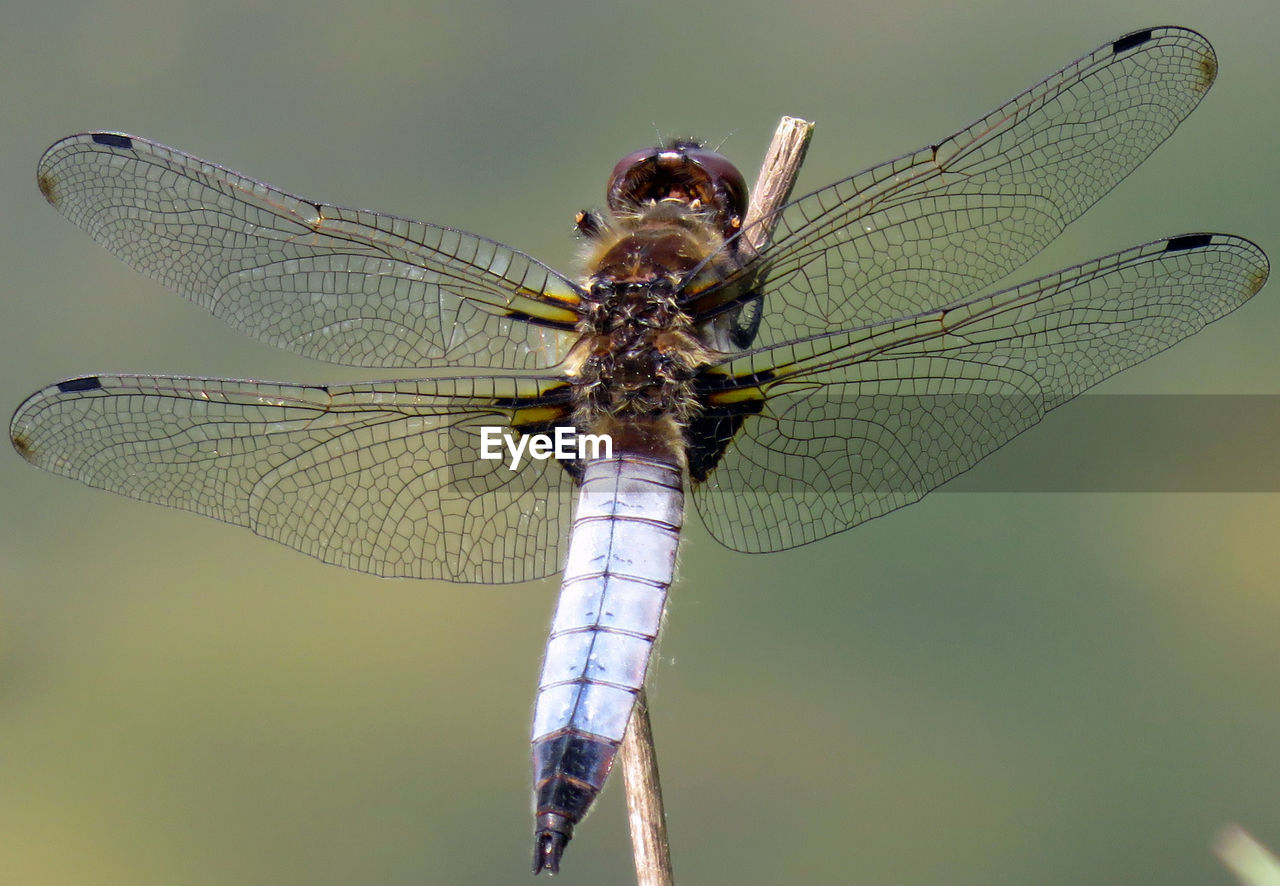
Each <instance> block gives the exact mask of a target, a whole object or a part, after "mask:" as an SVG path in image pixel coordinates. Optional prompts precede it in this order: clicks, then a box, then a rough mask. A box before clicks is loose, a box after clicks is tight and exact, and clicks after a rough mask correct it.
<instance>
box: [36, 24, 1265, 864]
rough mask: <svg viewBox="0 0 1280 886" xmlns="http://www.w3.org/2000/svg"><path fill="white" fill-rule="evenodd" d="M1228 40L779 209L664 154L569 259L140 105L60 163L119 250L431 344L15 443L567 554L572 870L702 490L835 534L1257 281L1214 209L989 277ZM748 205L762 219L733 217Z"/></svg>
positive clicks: (563, 746)
mask: <svg viewBox="0 0 1280 886" xmlns="http://www.w3.org/2000/svg"><path fill="white" fill-rule="evenodd" d="M1216 73H1217V59H1216V56H1215V54H1214V51H1213V48H1212V47H1211V46H1210V44H1209V43H1208V41H1207V40H1205V38H1204V37H1202V36H1201V35H1200V34H1198V33H1196V32H1194V31H1191V30H1187V29H1185V28H1179V27H1158V28H1148V29H1144V30H1140V31H1135V32H1133V33H1130V34H1126V35H1124V36H1121V37H1119V38H1117V39H1115V40H1113V41H1111V42H1108V43H1106V44H1104V45H1103V46H1101V47H1100V48H1098V49H1096V50H1095V51H1093V52H1091V53H1089V54H1088V55H1085V56H1084V57H1082V58H1080V59H1078V60H1076V61H1074V62H1072V63H1071V64H1069V65H1067V66H1066V67H1064V68H1063V69H1062V70H1060V71H1058V72H1057V73H1055V74H1053V75H1052V76H1050V77H1048V78H1047V79H1045V80H1043V81H1041V82H1040V83H1037V84H1036V85H1034V86H1032V87H1031V88H1030V89H1028V90H1026V91H1025V92H1022V93H1020V94H1019V95H1017V96H1016V97H1014V98H1013V99H1012V100H1010V101H1009V102H1007V103H1005V104H1003V105H1001V106H1000V107H998V108H996V109H995V110H994V111H992V112H991V113H989V114H987V115H986V116H984V117H982V118H980V119H979V120H977V121H976V122H974V123H973V124H972V125H970V126H967V127H965V128H963V129H961V130H960V131H959V132H956V133H955V134H953V135H951V136H950V137H948V138H946V139H943V140H941V141H938V142H936V143H933V144H929V145H926V146H925V147H923V148H922V149H920V150H918V151H914V152H912V153H909V154H905V155H903V156H901V157H898V158H897V159H894V160H890V161H888V162H886V163H883V164H881V165H878V166H874V167H871V168H870V169H867V170H865V171H863V172H860V173H857V174H855V175H852V176H850V177H848V178H845V179H842V180H840V181H837V182H835V183H834V184H830V185H827V186H826V187H823V188H819V189H818V190H815V191H813V192H812V193H809V194H807V195H805V196H802V197H799V198H798V199H795V200H793V201H791V202H788V203H786V204H785V205H783V206H782V207H781V208H779V209H777V210H776V212H773V213H771V214H769V215H768V216H767V217H766V218H764V219H762V220H760V221H759V222H751V223H748V222H747V221H746V207H747V188H746V185H745V182H744V179H743V176H742V175H741V173H740V172H738V171H737V169H736V168H735V167H734V166H733V165H732V163H730V161H729V160H728V159H726V158H725V157H724V156H722V155H721V154H719V153H717V152H715V151H712V150H709V149H708V148H706V147H704V146H702V145H701V144H699V143H697V142H694V141H675V142H671V143H667V144H663V145H659V146H657V147H654V148H648V149H643V150H640V151H637V152H635V153H633V154H630V155H628V156H626V157H624V158H623V159H622V160H621V161H620V162H619V163H618V164H617V166H616V167H615V168H614V170H613V173H612V175H611V177H610V179H609V184H608V189H607V197H606V200H607V209H605V210H600V211H583V212H581V213H579V214H578V217H577V223H576V227H577V232H578V234H579V236H580V237H581V239H582V240H583V241H584V258H583V260H582V263H581V268H580V269H579V271H578V273H576V274H573V275H566V274H562V273H560V272H559V271H556V270H554V269H552V268H551V267H549V266H548V265H546V264H543V263H542V262H540V261H538V260H537V259H535V258H533V257H531V256H529V255H527V254H525V253H523V252H520V251H518V250H516V249H513V248H511V247H509V246H505V245H503V244H501V243H498V242H495V241H493V240H489V239H486V238H484V237H481V236H477V235H475V234H471V233H467V232H465V231H461V230H457V229H455V228H451V227H445V226H442V225H436V224H429V223H425V222H419V221H412V220H408V219H403V218H398V217H395V216H391V215H386V214H381V213H377V212H371V211H367V210H356V209H347V208H342V207H339V206H334V205H330V204H327V203H322V202H317V201H313V200H309V199H304V198H301V197H297V196H293V195H291V194H289V193H286V192H285V191H282V190H279V189H277V188H275V187H273V186H271V185H268V184H265V183H264V182H261V181H258V180H256V179H254V178H250V177H248V176H245V175H242V174H240V173H237V172H233V171H231V170H228V169H226V168H223V167H221V166H218V165H216V164H214V163H210V162H208V161H205V160H202V159H199V158H198V157H195V156H192V155H190V154H187V153H184V152H182V151H179V150H175V149H174V148H170V147H166V146H164V145H162V144H159V143H157V142H154V141H150V140H148V139H145V138H139V137H137V136H133V135H126V134H122V133H118V132H89V133H84V134H80V135H73V136H70V137H68V138H65V139H63V140H61V141H59V142H57V143H56V144H54V145H53V146H52V147H50V148H49V150H48V151H47V152H46V153H45V155H44V156H43V158H42V159H41V161H40V164H39V170H38V184H39V188H40V191H41V193H42V194H43V195H44V197H45V198H46V199H47V200H48V202H49V203H51V204H52V205H53V206H54V207H55V208H56V209H57V210H58V211H60V212H61V213H63V214H64V215H65V216H66V217H67V218H68V219H70V220H71V221H72V222H74V223H75V224H76V225H78V226H79V227H81V228H83V229H84V230H86V231H87V232H88V233H89V234H90V235H91V236H92V237H93V238H94V239H95V240H97V241H98V242H99V243H101V244H102V245H103V246H105V247H106V248H107V249H108V250H109V251H111V252H112V253H114V254H115V255H116V256H118V257H120V258H122V259H123V260H124V261H125V262H126V263H128V264H129V265H131V266H132V267H134V268H136V269H137V270H139V271H141V272H143V273H144V274H146V275H148V276H150V277H152V278H154V279H156V280H158V281H160V282H161V283H162V284H164V285H165V286H167V287H169V288H171V289H173V290H175V291H177V292H178V293H180V294H182V295H183V296H185V297H187V298H188V299H190V300H192V301H194V302H195V303H197V304H199V305H202V306H203V307H204V308H206V309H207V310H209V311H210V312H211V313H212V314H214V315H215V316H217V317H220V318H222V319H223V320H224V321H226V322H227V323H229V324H230V325H231V326H233V327H235V328H237V329H240V330H242V331H244V332H245V333H247V334H249V335H250V336H252V337H254V338H256V339H258V340H260V341H263V342H266V343H268V344H271V345H275V346H277V347H281V348H285V349H287V350H290V351H293V352H295V353H298V354H301V355H303V356H306V357H311V358H316V359H320V360H326V361H329V362H332V363H338V364H344V365H348V366H356V367H377V368H382V369H389V370H399V371H401V372H402V374H403V373H404V371H410V372H408V373H407V374H409V375H410V376H411V377H408V378H395V379H393V380H389V381H382V382H363V381H362V382H357V383H352V384H291V383H274V382H265V381H253V380H245V379H227V378H200V377H194V376H180V375H129V374H118V375H102V374H100V375H92V376H82V377H77V378H69V379H66V380H64V381H61V382H58V383H56V384H54V385H51V386H49V387H46V388H44V389H43V390H40V391H38V392H36V393H35V394H33V395H32V396H31V397H30V398H28V399H27V400H26V401H25V402H24V403H23V404H22V405H21V406H19V408H18V409H17V412H16V413H15V415H14V417H13V419H12V424H11V427H10V434H11V438H12V441H13V445H14V446H15V447H16V448H17V450H18V452H19V453H20V454H21V455H22V456H23V457H25V458H26V459H27V460H28V461H30V462H32V463H33V464H35V465H37V466H38V467H41V468H43V469H45V470H48V471H51V472H53V473H56V474H61V475H64V476H68V477H72V478H74V479H77V480H80V481H81V482H84V483H86V484H88V485H90V486H94V487H100V488H103V489H107V490H110V491H112V492H116V493H120V494H123V495H126V496H130V497H133V498H137V499H142V500H146V501H151V502H156V503H159V504H163V505H168V506H171V507H176V508H182V509H186V510H190V511H195V512H198V513H201V514H206V515H208V516H211V517H214V518H215V519H218V520H222V521H225V522H228V523H233V524H238V525H241V526H246V527H248V528H250V529H252V530H253V531H254V532H255V533H257V534H259V535H262V536H265V537H267V538H270V539H274V540H275V541H278V542H281V543H283V544H286V545H288V546H290V547H292V548H296V549H297V550H299V551H302V552H303V553H306V554H310V555H311V556H313V557H317V558H319V559H321V560H323V561H325V562H328V563H333V564H337V565H339V566H344V567H347V568H350V569H356V570H361V571H364V572H369V573H374V574H377V575H382V576H401V577H414V578H431V579H443V580H446V581H451V582H491V583H497V582H524V581H529V580H533V579H538V578H541V577H544V576H547V575H550V574H552V573H554V572H556V571H557V570H562V571H563V578H562V589H561V592H560V598H559V602H558V604H557V608H556V612H555V615H554V617H553V621H552V626H551V633H550V637H549V640H548V642H547V649H546V654H545V657H544V660H543V667H542V672H541V677H540V681H539V686H538V690H537V700H536V703H535V708H534V714H533V727H532V735H531V740H532V752H531V755H532V763H533V784H534V788H533V794H534V816H535V836H534V847H535V848H534V862H533V869H534V873H535V874H536V873H538V872H540V871H543V870H546V871H548V872H550V873H555V872H556V871H558V870H559V867H560V863H561V858H562V854H563V852H564V849H565V846H566V844H567V843H568V841H569V839H570V837H571V836H572V835H573V832H574V827H575V825H576V824H577V823H578V822H580V820H581V819H582V817H583V816H584V815H585V814H586V812H587V810H588V808H589V807H590V806H591V804H592V802H593V801H594V799H595V798H596V796H597V795H598V794H599V792H600V791H601V789H602V788H603V786H604V784H605V781H606V778H607V776H608V774H609V771H610V769H611V767H612V764H613V761H614V758H615V756H616V754H617V751H618V747H619V745H620V742H621V740H622V738H623V734H624V731H625V729H626V727H627V724H628V720H629V718H630V717H631V713H632V710H633V706H634V704H635V700H636V697H637V695H638V693H639V692H640V691H641V690H642V688H643V686H644V682H645V675H646V670H647V667H648V663H649V659H650V657H651V652H652V648H653V645H654V642H655V640H656V638H657V635H658V631H659V626H660V624H661V621H662V616H663V611H664V607H665V603H666V596H667V591H668V588H669V586H670V584H671V582H672V579H673V576H674V571H675V558H676V551H677V548H678V545H679V540H680V532H681V527H682V525H683V520H684V514H685V496H686V494H687V495H688V496H689V497H690V498H691V499H692V502H693V505H694V508H695V509H696V510H697V512H698V514H699V516H700V518H701V520H702V522H703V523H704V524H705V526H706V528H707V529H708V530H709V532H710V534H711V535H712V536H713V537H714V538H715V539H716V540H717V541H719V542H720V543H722V544H723V545H724V546H726V547H728V548H730V549H732V550H735V551H745V552H766V551H780V550H785V549H789V548H794V547H797V546H799V545H804V544H808V543H810V542H814V541H817V540H819V539H823V538H826V537H828V536H831V535H833V534H835V533H838V532H842V531H844V530H847V529H850V528H852V527H854V526H857V525H858V524H860V523H862V522H864V521H866V520H870V519H872V518H874V517H879V516H881V515H884V514H887V513H889V512H890V511H893V510H895V509H897V508H900V507H902V506H904V505H906V504H909V503H912V502H914V501H917V500H919V499H920V498H921V497H922V496H924V495H925V494H926V493H927V492H928V491H929V490H931V489H933V488H935V487H937V486H939V485H941V484H942V483H945V482H946V481H947V480H949V479H950V478H952V477H955V476H956V475H957V474H959V473H961V472H963V471H965V470H967V469H968V468H970V467H971V466H972V465H974V464H975V463H976V462H978V461H979V460H980V459H982V458H984V457H985V456H986V455H988V454H989V453H991V452H992V451H994V450H995V449H997V448H999V447H1000V446H1002V445H1003V444H1004V443H1006V442H1007V441H1009V440H1010V439H1012V438H1013V437H1015V436H1016V435H1018V434H1019V433H1021V432H1022V431H1024V430H1026V429H1027V428H1029V427H1031V426H1032V425H1034V424H1036V423H1037V422H1038V421H1039V420H1040V419H1041V418H1042V417H1043V416H1044V415H1045V414H1046V412H1048V411H1049V410H1051V409H1054V408H1055V407H1057V406H1060V405H1062V404H1063V403H1065V402H1066V401H1068V400H1070V399H1071V398H1073V397H1075V396H1076V395H1078V394H1080V393H1081V392H1082V391H1084V390H1086V389H1088V388H1090V387H1091V386H1093V385H1095V384H1097V383H1098V382H1100V381H1102V380H1103V379H1105V378H1107V377H1109V376H1111V375H1113V374H1114V373H1116V372H1119V371H1120V370H1122V369H1125V368H1126V367H1129V366H1132V365H1134V364H1136V363H1138V362H1140V361H1142V360H1144V359H1146V358H1148V357H1150V356H1152V355H1153V354H1156V353H1158V352H1159V351H1162V350H1164V349H1165V348H1167V347H1169V346H1171V345H1172V344H1174V343H1175V342H1177V341H1179V340H1181V339H1183V338H1185V337H1186V336H1188V335H1191V334H1193V333H1195V332H1196V331H1198V330H1200V329H1201V328H1203V327H1204V326H1205V325H1206V324H1208V323H1210V322H1212V321H1214V320H1217V319H1219V318H1221V317H1223V316H1224V315H1226V314H1228V313H1229V312H1231V311H1232V310H1234V309H1235V308H1237V307H1239V306H1240V305H1241V304H1243V303H1244V302H1245V301H1247V300H1248V299H1249V298H1250V297H1252V296H1253V295H1254V294H1256V293H1257V292H1258V291H1259V290H1260V289H1261V288H1262V286H1263V284H1264V283H1265V282H1266V279H1267V276H1268V273H1269V266H1268V262H1267V258H1266V256H1265V254H1264V253H1263V251H1262V250H1261V249H1260V248H1259V247H1258V246H1256V245H1255V244H1253V243H1252V242H1250V241H1249V240H1247V239H1244V238H1242V237H1238V236H1234V235H1230V234H1220V233H1200V232H1196V233H1186V234H1180V235H1177V236H1172V237H1165V238H1162V239H1158V240H1154V241H1151V242H1147V243H1143V244H1141V245H1138V246H1133V247H1131V248H1128V249H1124V250H1121V251H1119V252H1115V253H1113V254H1111V255H1106V256H1103V257H1101V258H1096V259H1093V260H1092V261H1087V262H1084V263H1083V264H1078V265H1075V266H1072V267H1068V268H1065V269H1063V270H1059V271H1057V272H1055V273H1051V274H1048V275H1045V276H1042V277H1039V278H1036V279H1033V280H1030V281H1029V282H1025V283H1021V284H1019V285H1015V286H1011V287H1010V286H1005V287H1003V288H1001V283H1002V281H1003V280H1004V278H1005V277H1006V276H1007V275H1009V274H1010V273H1011V272H1013V271H1015V270H1016V269H1017V268H1019V267H1020V266H1022V265H1023V264H1025V263H1026V262H1027V261H1028V260H1029V259H1031V258H1032V257H1033V256H1034V255H1036V254H1037V253H1038V252H1040V251H1041V250H1042V249H1043V248H1044V247H1045V246H1046V245H1047V244H1048V243H1049V242H1050V241H1052V240H1053V239H1054V238H1055V237H1057V235H1058V234H1059V233H1060V232H1061V231H1062V230H1063V229H1064V227H1065V226H1066V225H1067V224H1069V223H1070V222H1072V221H1073V220H1075V219H1076V218H1078V217H1079V216H1080V215H1081V214H1082V213H1083V212H1084V211H1085V210H1086V209H1088V208H1089V207H1090V206H1091V205H1093V204H1094V203H1095V202H1096V201H1097V200H1099V199H1100V198H1101V197H1102V196H1103V195H1104V194H1106V193H1107V192H1108V191H1110V190H1111V189H1112V188H1113V187H1114V186H1115V185H1116V184H1117V183H1119V182H1120V181H1121V180H1122V179H1124V178H1125V177H1126V176H1127V175H1129V173H1130V172H1132V171H1133V170H1134V169H1135V168H1136V167H1137V166H1138V165H1139V164H1140V163H1142V161H1143V160H1144V159H1145V158H1146V157H1147V156H1149V155H1150V154H1151V152H1152V151H1153V150H1155V148H1156V147H1158V146H1159V145H1160V144H1161V143H1162V142H1163V141H1164V140H1165V139H1166V138H1168V137H1169V136H1170V134H1171V133H1172V132H1173V131H1174V129H1175V128H1177V126H1178V125H1179V123H1180V122H1181V121H1182V120H1183V119H1184V118H1186V116H1187V115H1188V114H1190V112H1191V111H1192V110H1193V109H1194V108H1195V107H1196V106H1197V105H1198V104H1199V103H1200V100H1201V99H1202V98H1203V97H1204V95H1205V93H1206V92H1207V90H1208V89H1209V88H1210V86H1211V85H1212V83H1213V81H1214V78H1215V75H1216ZM757 224H758V225H768V226H769V228H770V229H771V236H769V237H768V238H767V245H765V246H764V247H763V248H760V249H758V250H757V249H748V248H746V246H745V245H744V244H747V243H749V242H751V241H750V240H749V239H748V238H750V237H752V235H753V234H755V233H758V232H757V231H756V230H755V225H757ZM761 239H766V238H761ZM562 444H564V445H562Z"/></svg>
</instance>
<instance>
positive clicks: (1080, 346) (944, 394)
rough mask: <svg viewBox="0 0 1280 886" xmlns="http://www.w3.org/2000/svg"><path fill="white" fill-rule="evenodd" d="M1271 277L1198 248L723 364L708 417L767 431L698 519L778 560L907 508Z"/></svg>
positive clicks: (1246, 248)
mask: <svg viewBox="0 0 1280 886" xmlns="http://www.w3.org/2000/svg"><path fill="white" fill-rule="evenodd" d="M1267 274H1268V265H1267V258H1266V256H1265V255H1264V254H1263V253H1262V250H1260V249H1259V248H1258V247H1257V246H1255V245H1254V244H1253V243H1251V242H1249V241H1248V240H1244V239H1242V238H1239V237H1233V236H1229V235H1223V234H1193V235H1187V236H1183V237H1175V238H1171V239H1167V240H1159V241H1156V242H1154V243H1148V244H1146V245H1143V246H1138V247H1134V248H1132V249H1128V250H1126V251H1124V252H1119V253H1116V254H1114V255H1109V256H1106V257H1104V258H1100V259H1096V260H1095V261H1092V262H1088V263H1086V264H1083V265H1079V266H1076V267H1073V268H1068V269H1066V270H1063V271H1059V272H1057V273H1055V274H1051V275H1049V276H1046V277H1042V278H1040V279H1038V280H1033V281H1031V282H1030V283H1026V284H1023V285H1022V286H1018V287H1015V288H1013V289H1007V290H1004V291H1002V292H998V293H995V294H994V295H989V296H984V297H982V298H978V299H973V300H971V301H968V302H965V303H959V304H955V305H952V306H950V307H949V308H946V309H943V310H938V311H932V312H929V313H922V314H918V315H916V316H912V317H904V318H901V319H898V320H894V321H888V322H883V323H879V324H875V325H872V326H867V327H865V328H862V329H857V330H852V331H849V332H842V333H837V334H831V335H824V336H815V337H813V338H810V339H805V340H801V341H797V342H793V343H789V344H786V345H781V346H778V347H774V348H763V349H759V350H756V351H752V352H750V353H747V354H744V355H742V356H740V357H738V358H735V359H732V360H729V361H726V362H725V363H724V364H723V365H722V366H721V367H719V369H720V371H721V372H723V373H724V376H725V377H722V378H721V379H720V380H719V381H718V383H717V384H716V385H715V387H716V391H715V392H713V393H712V394H711V395H710V398H709V399H710V406H709V411H710V413H711V414H714V412H715V410H717V409H721V410H724V411H725V413H726V414H730V413H737V414H742V413H743V412H744V411H745V412H752V411H758V414H748V415H747V417H746V418H745V419H744V420H743V423H742V427H741V428H740V429H739V430H738V433H737V435H736V436H735V437H734V438H733V440H732V442H731V443H730V445H729V448H728V450H727V451H726V452H725V454H724V456H723V458H722V459H721V462H720V464H719V466H718V467H716V468H715V470H714V472H713V473H712V474H711V477H710V480H709V481H708V482H707V483H705V484H704V485H702V486H701V487H697V488H695V490H694V501H695V502H696V503H697V508H698V512H699V514H701V516H702V519H703V521H704V522H705V523H706V524H707V527H708V528H709V530H710V531H711V533H712V535H714V536H715V537H716V538H717V539H718V540H719V541H720V542H721V543H723V544H725V545H726V546H728V547H730V548H733V549H735V550H741V551H776V550H783V549H785V548H790V547H795V546H797V545H802V544H806V543H808V542H811V541H815V540H817V539H820V538H825V537H826V536H828V535H831V534H833V533H836V532H840V531H842V530H844V529H848V528H850V527H852V526H856V525H857V524H859V523H861V522H863V521H865V520H869V519H871V518H872V517H877V516H880V515H881V514H885V513H887V512H889V511H891V510H894V509H895V508H899V507H902V506H903V505H906V504H910V503H911V502H914V501H917V500H918V499H920V498H921V497H922V496H923V495H924V494H925V493H926V492H928V491H929V490H931V489H933V488H935V487H937V486H939V485H940V484H942V483H945V482H946V481H947V480H949V479H950V478H952V477H954V476H956V475H957V474H959V473H961V472H962V471H965V470H967V469H968V468H970V467H971V466H973V465H974V464H975V463H976V462H977V461H978V460H979V459H981V458H983V457H984V456H986V455H987V454H988V453H990V452H992V451H993V450H995V449H997V448H998V447H1000V446H1002V445H1003V444H1004V443H1006V442H1007V441H1009V440H1010V439H1012V438H1013V437H1014V436H1016V435H1017V434H1019V433H1021V432H1022V431H1024V430H1026V429H1027V428H1028V427H1030V426H1031V425H1033V424H1035V423H1036V422H1038V421H1039V420H1040V419H1041V418H1042V417H1043V416H1044V414H1045V412H1047V411H1048V410H1050V409H1053V408H1054V407H1056V406H1059V405H1061V404H1062V403H1064V402H1065V401H1067V400H1069V399H1071V398H1072V397H1074V396H1076V395H1077V394H1079V393H1080V392H1081V391H1084V390H1085V389H1086V388H1089V387H1091V386H1092V385H1095V384H1097V383H1098V382H1100V381H1102V380H1103V379H1105V378H1107V377H1109V376H1111V375H1114V374H1115V373H1117V372H1119V371H1120V370H1122V369H1125V368H1127V367H1129V366H1132V365H1134V364H1135V363H1138V362H1140V361H1142V360H1144V359H1146V358H1147V357H1150V356H1151V355H1152V354H1155V353H1157V352H1159V351H1162V350H1164V349H1165V348H1167V347H1169V346H1170V345H1172V344H1174V343H1175V342H1178V341H1180V340H1181V339H1183V338H1185V337H1187V336H1188V335H1191V334H1192V333H1194V332H1196V331H1198V330H1199V329H1201V328H1203V327H1204V326H1205V324H1207V323H1210V322H1212V321H1213V320H1216V319H1218V318H1219V317H1222V316H1224V315H1225V314H1227V313H1229V312H1230V311H1232V310H1234V309H1235V308H1237V307H1238V306H1240V305H1241V304H1242V303H1244V302H1245V301H1246V300H1247V299H1248V298H1250V297H1251V296H1252V295H1253V294H1254V293H1256V292H1257V291H1258V290H1259V289H1260V288H1261V287H1262V285H1263V283H1265V282H1266V279H1267ZM744 407H747V408H745V409H744Z"/></svg>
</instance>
